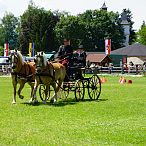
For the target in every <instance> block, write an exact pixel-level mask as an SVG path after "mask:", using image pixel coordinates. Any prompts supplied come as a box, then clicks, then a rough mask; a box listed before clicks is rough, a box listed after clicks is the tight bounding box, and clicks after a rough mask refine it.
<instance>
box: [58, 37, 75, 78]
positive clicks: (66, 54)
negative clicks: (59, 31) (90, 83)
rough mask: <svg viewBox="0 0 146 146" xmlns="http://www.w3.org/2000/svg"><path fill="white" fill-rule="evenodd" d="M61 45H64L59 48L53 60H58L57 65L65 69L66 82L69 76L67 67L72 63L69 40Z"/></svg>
mask: <svg viewBox="0 0 146 146" xmlns="http://www.w3.org/2000/svg"><path fill="white" fill-rule="evenodd" d="M63 43H64V44H63V45H61V46H60V47H59V50H58V52H57V54H56V55H55V58H57V59H58V60H59V63H61V64H63V65H64V66H65V67H66V77H65V80H64V81H68V80H69V76H70V71H69V68H68V66H69V65H70V64H71V63H72V57H73V48H72V46H71V45H70V40H69V39H64V41H63Z"/></svg>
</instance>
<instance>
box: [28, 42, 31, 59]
mask: <svg viewBox="0 0 146 146" xmlns="http://www.w3.org/2000/svg"><path fill="white" fill-rule="evenodd" d="M28 55H29V57H31V55H32V43H29V53H28Z"/></svg>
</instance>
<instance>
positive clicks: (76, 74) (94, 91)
mask: <svg viewBox="0 0 146 146" xmlns="http://www.w3.org/2000/svg"><path fill="white" fill-rule="evenodd" d="M77 54H78V52H77ZM85 62H86V60H84V58H80V57H78V56H77V55H75V56H74V57H73V63H71V64H69V65H68V70H69V74H68V80H67V81H64V82H63V84H62V86H60V94H59V95H60V98H67V97H68V95H69V93H70V92H74V95H75V99H76V101H80V100H81V101H82V100H84V97H85V94H86V93H88V96H89V98H90V99H91V100H97V99H98V98H99V96H100V94H101V81H100V78H99V76H98V75H97V74H92V75H90V76H89V75H86V74H85V73H86V70H89V68H88V67H86V65H85ZM80 73H81V74H82V76H80ZM56 83H57V82H56ZM45 88H46V87H45V85H44V84H41V85H40V87H39V95H40V98H41V100H42V101H44V100H45ZM53 93H54V89H53V88H51V86H50V88H49V91H48V98H47V99H49V97H51V96H52V95H53Z"/></svg>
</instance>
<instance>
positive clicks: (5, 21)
mask: <svg viewBox="0 0 146 146" xmlns="http://www.w3.org/2000/svg"><path fill="white" fill-rule="evenodd" d="M18 26H19V19H18V18H17V17H15V16H14V15H13V14H12V13H6V14H5V15H4V17H3V18H2V20H1V24H0V38H1V39H0V44H1V45H2V44H4V43H5V42H8V43H9V48H10V49H14V48H15V47H17V38H18Z"/></svg>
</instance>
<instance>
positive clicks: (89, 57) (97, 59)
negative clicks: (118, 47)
mask: <svg viewBox="0 0 146 146" xmlns="http://www.w3.org/2000/svg"><path fill="white" fill-rule="evenodd" d="M106 57H108V58H109V56H108V55H105V54H96V53H95V54H93V53H91V54H87V57H86V60H89V61H90V62H102V60H104V58H106Z"/></svg>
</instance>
